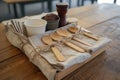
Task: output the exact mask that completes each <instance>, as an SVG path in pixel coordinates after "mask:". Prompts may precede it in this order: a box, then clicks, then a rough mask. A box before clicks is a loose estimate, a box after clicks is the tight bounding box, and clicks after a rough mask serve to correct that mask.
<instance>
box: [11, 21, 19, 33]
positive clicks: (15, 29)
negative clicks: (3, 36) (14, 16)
mask: <svg viewBox="0 0 120 80" xmlns="http://www.w3.org/2000/svg"><path fill="white" fill-rule="evenodd" d="M11 23H12V25H13V27H14V29H15V31H16V32H18V29H17V28H16V25H15V23H14V20H11Z"/></svg>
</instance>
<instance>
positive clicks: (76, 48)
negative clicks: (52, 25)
mask: <svg viewBox="0 0 120 80" xmlns="http://www.w3.org/2000/svg"><path fill="white" fill-rule="evenodd" d="M56 32H57V34H59V35H61V36H64V37H67V36H69V34H70V33H69V32H67V31H66V30H63V29H60V30H59V31H56ZM62 32H63V33H62ZM64 33H65V34H64ZM51 35H52V34H51ZM63 43H64V44H65V45H67V46H68V47H70V48H72V49H74V50H76V51H78V52H85V50H84V49H82V48H80V47H78V46H77V45H75V44H73V43H71V42H68V41H63Z"/></svg>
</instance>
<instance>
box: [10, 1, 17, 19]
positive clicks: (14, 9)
mask: <svg viewBox="0 0 120 80" xmlns="http://www.w3.org/2000/svg"><path fill="white" fill-rule="evenodd" d="M11 5H12V6H13V11H14V17H15V18H18V14H17V4H16V3H13V4H11Z"/></svg>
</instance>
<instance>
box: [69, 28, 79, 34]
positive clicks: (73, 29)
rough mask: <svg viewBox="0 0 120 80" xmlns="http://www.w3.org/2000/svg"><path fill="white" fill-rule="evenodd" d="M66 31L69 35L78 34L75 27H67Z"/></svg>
mask: <svg viewBox="0 0 120 80" xmlns="http://www.w3.org/2000/svg"><path fill="white" fill-rule="evenodd" d="M68 31H69V32H71V33H76V32H78V28H77V27H69V28H68Z"/></svg>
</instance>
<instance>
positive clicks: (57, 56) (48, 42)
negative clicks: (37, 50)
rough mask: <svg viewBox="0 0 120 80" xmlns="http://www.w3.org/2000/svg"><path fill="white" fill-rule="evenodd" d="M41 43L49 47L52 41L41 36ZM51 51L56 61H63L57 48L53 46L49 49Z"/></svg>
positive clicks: (47, 37) (48, 37)
mask: <svg viewBox="0 0 120 80" xmlns="http://www.w3.org/2000/svg"><path fill="white" fill-rule="evenodd" d="M42 41H43V42H44V43H45V44H47V45H51V44H52V43H53V40H52V39H51V37H50V36H48V35H46V36H43V37H42ZM51 50H52V51H53V53H54V55H55V57H56V58H57V60H58V61H60V62H63V61H65V57H64V56H63V55H62V53H61V52H60V51H59V49H58V48H57V47H55V46H54V47H51Z"/></svg>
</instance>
